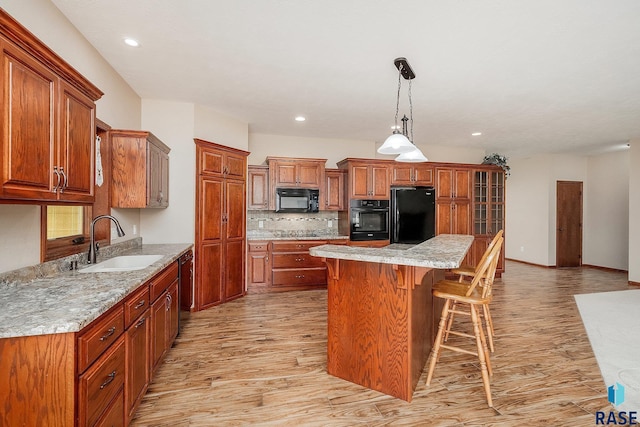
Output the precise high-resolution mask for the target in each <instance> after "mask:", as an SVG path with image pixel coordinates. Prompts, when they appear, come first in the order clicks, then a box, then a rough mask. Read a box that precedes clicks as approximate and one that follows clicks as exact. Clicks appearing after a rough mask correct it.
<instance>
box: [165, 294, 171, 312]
mask: <svg viewBox="0 0 640 427" xmlns="http://www.w3.org/2000/svg"><path fill="white" fill-rule="evenodd" d="M172 301H173V298H171V295H169V294H167V300H166V304H165V309H166V310H165V311H169V310H171V302H172Z"/></svg>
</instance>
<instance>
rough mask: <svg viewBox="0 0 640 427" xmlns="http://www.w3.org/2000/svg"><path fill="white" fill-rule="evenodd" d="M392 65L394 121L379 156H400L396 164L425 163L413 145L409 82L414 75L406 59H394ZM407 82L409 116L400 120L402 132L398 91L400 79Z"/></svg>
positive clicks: (425, 159) (379, 149)
mask: <svg viewBox="0 0 640 427" xmlns="http://www.w3.org/2000/svg"><path fill="white" fill-rule="evenodd" d="M393 64H394V65H395V66H396V68H397V69H398V93H397V97H396V121H395V126H394V129H395V130H394V131H393V134H392V135H391V136H390V137H388V138H387V139H386V140H385V141H384V144H382V145H381V146H380V148H378V153H380V154H400V155H399V156H398V157H396V161H397V162H416V163H417V162H426V161H427V158H426V157H425V156H424V154H422V151H420V149H419V148H418V147H416V146H415V145H414V144H413V141H412V140H413V102H412V100H411V81H412V80H413V79H414V78H415V77H416V75H415V73H414V72H413V70H412V69H411V67H410V66H409V63H408V62H407V59H406V58H396V59H395V60H394V61H393ZM403 77H404V79H405V80H408V81H409V91H408V95H409V112H410V114H409V116H410V118H407V116H404V117H403V118H402V132H400V131H399V130H398V129H399V127H398V113H399V110H400V89H401V88H402V78H403ZM407 122H410V124H411V138H409V132H408V130H407Z"/></svg>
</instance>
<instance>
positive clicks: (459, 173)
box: [453, 169, 471, 199]
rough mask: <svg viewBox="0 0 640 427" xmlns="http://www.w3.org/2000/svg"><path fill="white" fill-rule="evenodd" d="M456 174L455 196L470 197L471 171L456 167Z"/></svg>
mask: <svg viewBox="0 0 640 427" xmlns="http://www.w3.org/2000/svg"><path fill="white" fill-rule="evenodd" d="M454 176H455V181H454V193H453V197H454V198H456V199H469V198H470V197H471V171H470V170H468V169H464V170H460V169H456V170H455V172H454Z"/></svg>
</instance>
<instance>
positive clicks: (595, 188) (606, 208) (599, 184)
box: [583, 150, 629, 270]
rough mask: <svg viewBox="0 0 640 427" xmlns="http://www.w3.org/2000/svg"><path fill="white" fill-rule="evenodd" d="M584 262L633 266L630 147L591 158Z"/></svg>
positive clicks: (622, 266) (616, 266)
mask: <svg viewBox="0 0 640 427" xmlns="http://www.w3.org/2000/svg"><path fill="white" fill-rule="evenodd" d="M587 174H588V177H589V183H588V184H589V185H588V189H587V190H586V191H585V194H586V198H587V199H588V200H589V203H588V204H586V205H585V223H584V229H585V233H584V251H583V263H584V264H588V265H596V266H601V267H609V268H617V269H620V270H627V269H628V268H629V150H624V151H617V152H613V153H607V154H602V155H598V156H591V157H589V158H588V159H587Z"/></svg>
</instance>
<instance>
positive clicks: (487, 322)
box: [482, 304, 495, 353]
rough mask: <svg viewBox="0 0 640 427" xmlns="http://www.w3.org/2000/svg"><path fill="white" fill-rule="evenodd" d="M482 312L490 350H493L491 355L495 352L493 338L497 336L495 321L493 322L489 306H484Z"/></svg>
mask: <svg viewBox="0 0 640 427" xmlns="http://www.w3.org/2000/svg"><path fill="white" fill-rule="evenodd" d="M482 312H483V313H484V323H485V325H484V326H485V328H486V329H487V337H488V338H489V348H490V349H491V353H493V352H494V351H495V349H494V348H493V337H494V336H495V334H494V332H493V321H492V320H491V312H490V311H489V306H488V305H487V304H483V305H482Z"/></svg>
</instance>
